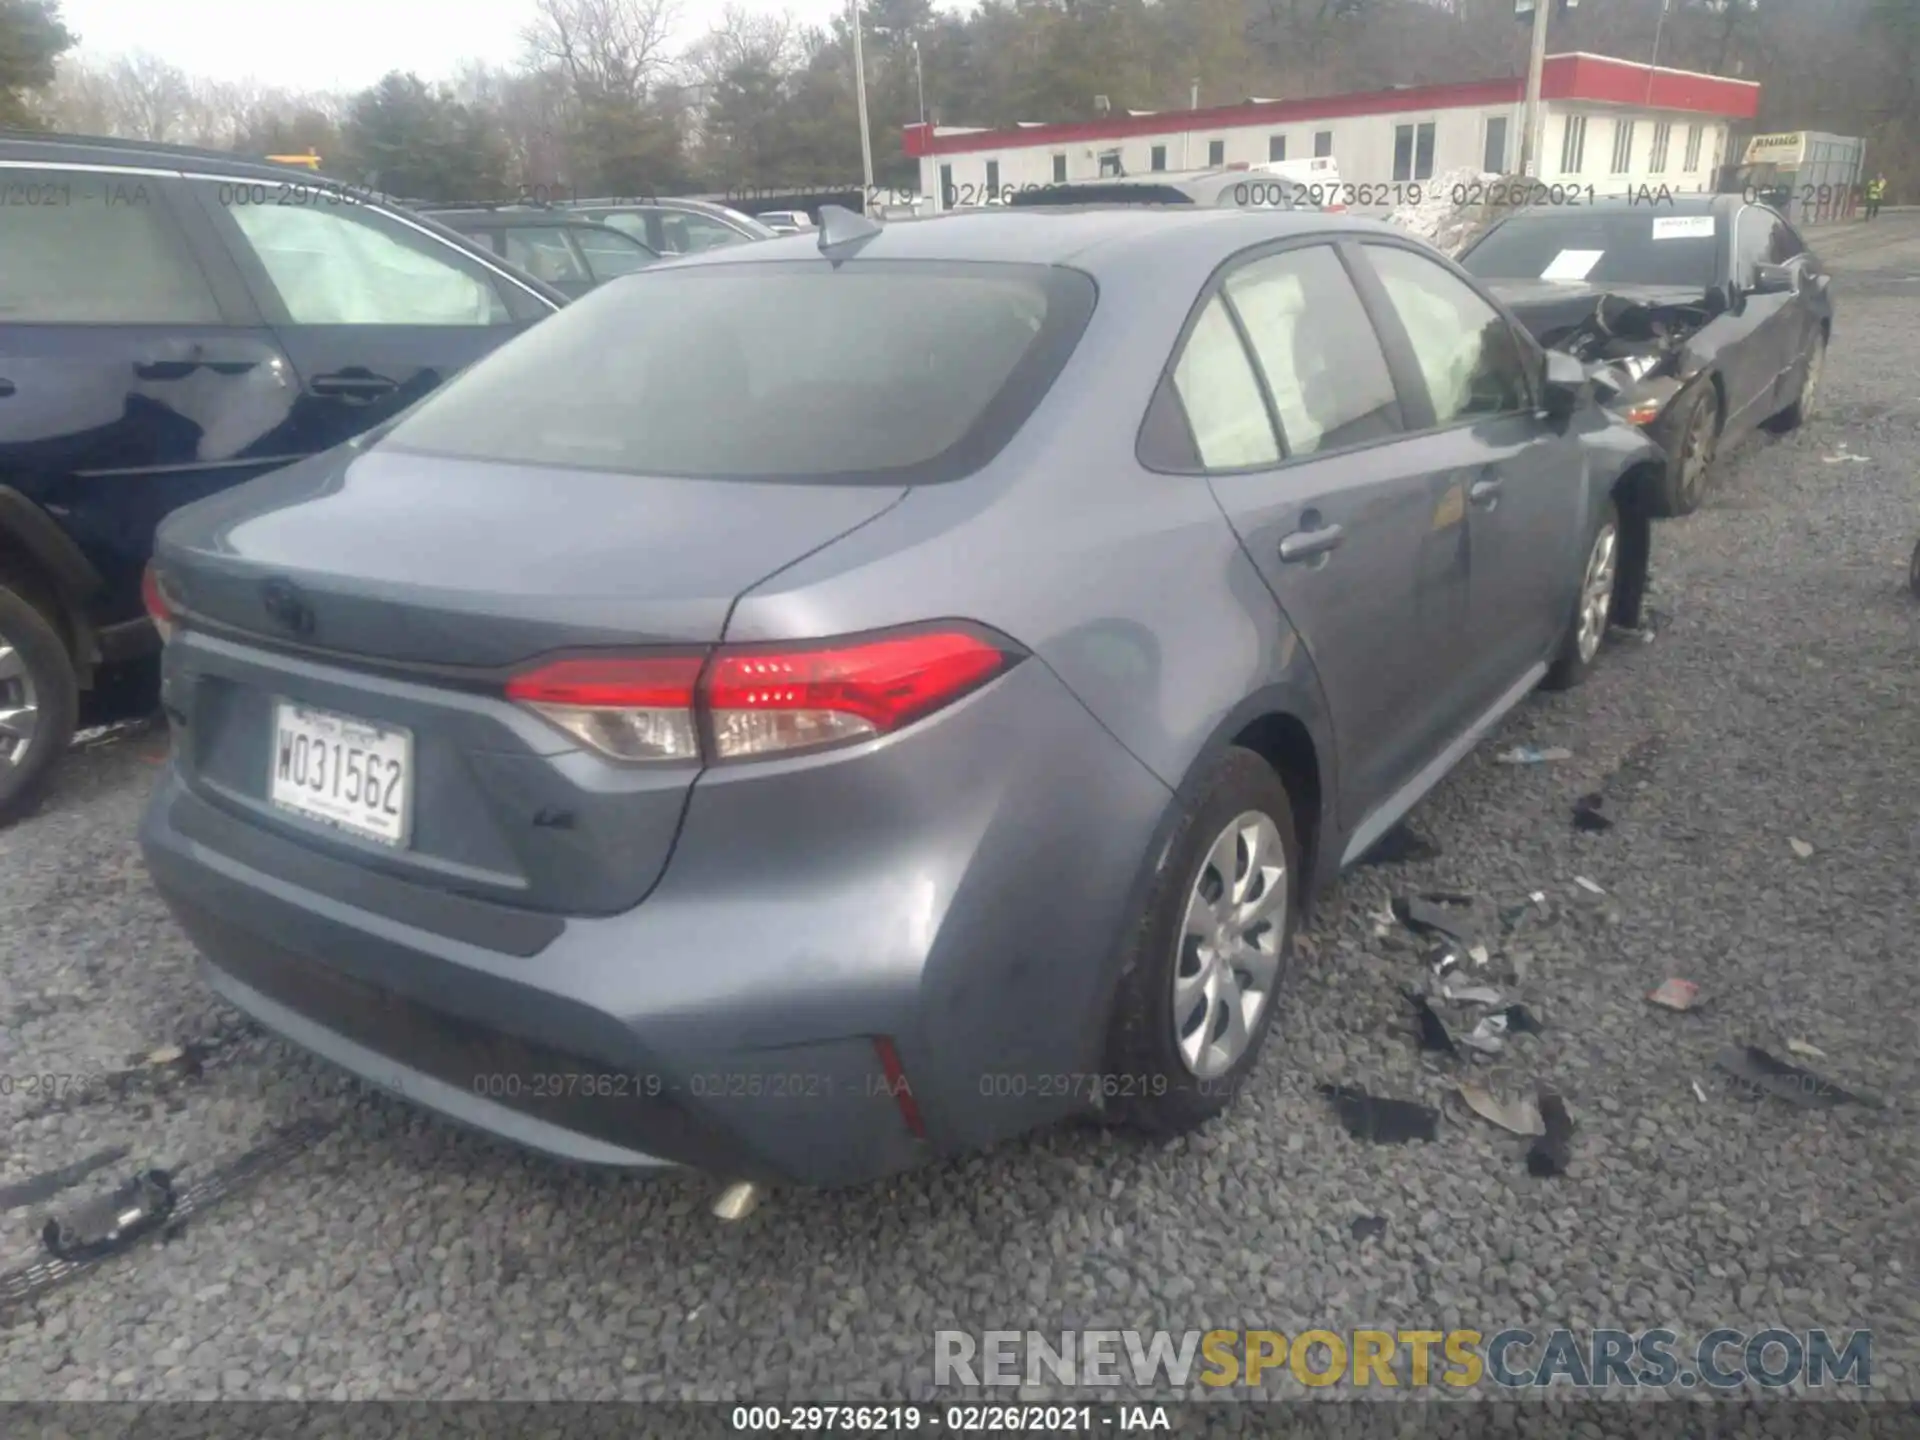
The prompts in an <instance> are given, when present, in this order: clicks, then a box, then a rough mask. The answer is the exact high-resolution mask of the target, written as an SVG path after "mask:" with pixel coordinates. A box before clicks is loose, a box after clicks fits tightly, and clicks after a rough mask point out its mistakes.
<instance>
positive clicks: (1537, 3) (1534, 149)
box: [1520, 0, 1555, 179]
mask: <svg viewBox="0 0 1920 1440" xmlns="http://www.w3.org/2000/svg"><path fill="white" fill-rule="evenodd" d="M1554 3H1555V0H1533V48H1532V50H1531V52H1529V54H1528V56H1527V117H1526V124H1525V127H1524V128H1523V129H1522V130H1521V132H1520V173H1521V174H1522V175H1524V176H1526V177H1527V178H1528V179H1538V178H1539V176H1540V142H1541V139H1542V138H1543V136H1542V134H1541V132H1542V130H1543V129H1544V128H1545V126H1544V123H1543V122H1544V121H1545V118H1546V117H1545V116H1544V115H1543V114H1542V113H1541V107H1540V76H1541V74H1542V72H1543V71H1544V70H1545V69H1546V66H1547V7H1548V6H1549V5H1552V4H1554Z"/></svg>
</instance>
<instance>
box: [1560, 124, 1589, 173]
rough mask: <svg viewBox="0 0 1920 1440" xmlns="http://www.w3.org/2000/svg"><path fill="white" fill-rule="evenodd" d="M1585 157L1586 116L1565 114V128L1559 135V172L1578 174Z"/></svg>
mask: <svg viewBox="0 0 1920 1440" xmlns="http://www.w3.org/2000/svg"><path fill="white" fill-rule="evenodd" d="M1586 158H1587V117H1586V116H1584V115H1569V116H1567V130H1566V133H1565V134H1564V135H1562V136H1561V137H1560V173H1561V174H1562V175H1578V174H1579V173H1580V167H1581V165H1583V164H1584V163H1585V162H1586Z"/></svg>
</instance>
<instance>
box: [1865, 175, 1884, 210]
mask: <svg viewBox="0 0 1920 1440" xmlns="http://www.w3.org/2000/svg"><path fill="white" fill-rule="evenodd" d="M1886 197H1887V177H1886V176H1885V175H1876V176H1874V177H1873V179H1871V180H1869V181H1868V182H1867V219H1869V220H1871V219H1873V217H1874V216H1876V215H1878V214H1879V213H1880V202H1881V201H1882V200H1884V199H1886Z"/></svg>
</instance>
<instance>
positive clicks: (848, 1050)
mask: <svg viewBox="0 0 1920 1440" xmlns="http://www.w3.org/2000/svg"><path fill="white" fill-rule="evenodd" d="M1660 464H1661V456H1660V454H1659V452H1658V450H1657V449H1656V448H1654V447H1653V446H1652V445H1651V444H1650V443H1649V442H1648V441H1647V440H1646V439H1645V438H1644V437H1642V436H1641V435H1640V434H1639V433H1638V432H1637V431H1636V430H1634V429H1633V428H1632V427H1630V426H1628V425H1626V424H1624V423H1623V422H1621V421H1619V420H1617V419H1613V418H1610V417H1609V416H1608V415H1607V414H1606V413H1605V412H1604V411H1603V410H1602V409H1601V408H1600V407H1599V406H1598V405H1597V404H1596V403H1595V402H1594V400H1593V398H1592V397H1591V396H1590V395H1589V393H1588V385H1587V380H1586V373H1585V371H1584V370H1583V369H1582V368H1581V366H1580V365H1579V363H1578V362H1577V361H1575V360H1574V359H1573V358H1572V357H1571V356H1567V355H1555V356H1549V355H1547V354H1546V353H1545V352H1543V351H1541V350H1540V349H1539V348H1538V347H1537V346H1536V345H1535V343H1534V342H1533V341H1532V340H1531V339H1530V338H1528V337H1527V336H1526V334H1525V333H1524V331H1522V330H1520V329H1519V328H1518V327H1517V326H1516V325H1515V324H1514V323H1513V322H1512V321H1511V320H1510V318H1509V317H1508V316H1507V315H1506V313H1505V312H1503V311H1502V310H1500V309H1498V308H1497V307H1496V306H1495V305H1494V304H1492V303H1490V302H1489V301H1488V300H1487V298H1486V297H1485V295H1484V294H1483V292H1481V291H1480V290H1479V289H1478V288H1477V287H1476V286H1475V285H1474V284H1473V283H1472V282H1471V281H1469V280H1467V279H1466V278H1465V277H1464V276H1463V274H1462V272H1460V271H1459V270H1458V269H1457V268H1456V267H1454V266H1452V265H1451V264H1449V263H1448V262H1446V261H1444V260H1441V259H1439V258H1438V257H1437V256H1436V255H1435V254H1434V252H1433V251H1431V250H1430V249H1428V248H1426V247H1425V246H1423V245H1421V244H1420V243H1419V242H1417V241H1414V240H1412V239H1409V238H1407V237H1405V236H1403V235H1401V234H1399V233H1398V232H1395V231H1392V230H1389V229H1387V228H1386V227H1384V226H1381V225H1377V224H1372V223H1370V222H1366V221H1362V220H1357V219H1352V218H1349V217H1345V216H1322V215H1315V214H1300V213H1280V214H1275V213H1246V212H1240V211H1234V210H1215V209H1208V210H1198V211H1194V212H1192V213H1179V212H1158V211H1153V210H1148V209H1140V208H1132V209H1110V210H1085V211H1076V210H1064V211H1055V210H1047V209H1040V210H1033V211H1027V210H1020V209H1009V210H1000V211H995V212H985V213H977V214H971V215H961V216H953V217H949V218H942V219H937V220H927V221H920V222H915V223H910V224H898V225H891V226H887V227H885V228H884V229H882V228H880V227H876V226H874V225H872V224H871V223H870V222H866V221H864V220H861V219H860V218H859V217H856V216H853V215H850V214H846V213H844V212H839V213H830V214H829V215H828V216H827V217H826V223H825V224H824V225H823V226H822V229H821V232H820V233H819V234H818V235H817V236H816V235H815V234H808V235H805V236H798V237H793V238H790V239H782V240H769V241H765V242H762V243H760V244H757V245H752V246H739V247H734V248H730V249H724V250H714V251H708V252H706V253H704V254H702V255H699V256H693V257H688V258H686V259H683V260H678V261H670V262H668V263H666V264H663V265H660V266H656V267H653V268H650V269H648V270H644V271H641V272H639V273H638V274H635V275H631V276H627V277H625V278H624V279H622V280H621V281H619V282H618V283H616V284H613V285H608V286H605V287H603V288H602V289H600V290H596V291H594V292H593V293H592V294H590V295H588V296H587V297H586V298H584V299H583V300H581V301H580V302H578V303H577V304H575V305H574V306H572V307H571V308H569V309H567V310H565V311H563V312H561V313H560V314H558V315H556V316H554V317H553V318H552V319H550V320H548V321H546V322H545V323H544V324H542V325H540V326H538V327H536V328H534V329H533V330H531V331H529V332H528V333H527V334H526V335H525V336H524V337H523V338H521V339H519V340H516V341H514V342H513V343H512V344H510V345H508V346H506V347H504V348H503V349H502V350H500V351H499V352H497V353H496V354H495V355H493V356H492V357H490V358H488V359H485V360H483V361H481V362H479V363H478V364H476V365H474V366H473V367H472V368H471V369H469V370H468V371H467V372H465V373H464V374H463V375H462V376H461V377H459V378H458V379H456V380H454V381H453V382H451V383H450V384H448V385H446V386H445V387H443V388H442V389H440V390H439V391H437V392H436V393H435V394H434V395H433V396H432V397H430V398H428V399H427V400H425V401H424V402H423V403H421V404H420V405H418V406H416V407H415V408H414V409H413V410H411V411H409V412H407V413H406V414H404V415H402V416H400V417H399V418H398V419H397V420H395V421H393V422H390V423H389V424H388V425H386V426H384V427H382V428H380V429H379V430H377V431H375V432H372V433H370V434H369V435H368V436H366V437H364V438H363V439H361V440H359V441H356V442H354V443H352V444H350V445H347V446H345V447H342V448H340V449H337V450H334V451H332V452H330V453H328V454H325V455H322V456H318V457H315V458H314V459H312V460H310V461H306V462H302V463H301V464H299V465H296V466H293V467H291V468H289V469H286V470H283V471H279V472H276V473H275V474H272V475H269V476H266V477H264V478H262V479H260V480H256V481H254V482H252V483H250V484H248V485H246V486H243V487H241V488H239V489H236V490H233V491H230V492H227V493H225V494H222V495H220V496H217V497H214V498H212V499H209V500H206V501H203V502H201V503H199V504H196V505H193V506H190V507H188V508H187V509H185V510H182V511H180V512H178V513H177V514H175V515H174V516H173V517H172V518H171V519H170V520H169V521H168V522H167V523H166V525H165V526H164V528H163V529H162V531H161V534H160V539H159V545H158V551H157V557H156V560H155V565H154V569H153V570H152V571H151V572H150V574H149V577H148V581H149V583H148V586H147V591H148V602H149V605H150V606H151V607H152V609H153V610H154V611H155V614H156V619H157V620H158V621H159V622H160V623H161V625H162V627H163V629H165V630H166V631H167V632H168V634H169V636H170V639H169V641H168V644H167V646H166V661H165V672H166V673H165V695H164V700H165V705H166V708H167V712H168V715H169V716H170V719H171V723H172V726H173V739H174V743H173V758H172V760H171V763H170V764H169V766H168V768H167V770H166V772H165V775H164V778H163V780H162V782H161V784H160V786H159V788H158V791H157V793H156V794H155V796H154V798H153V801H152V804H151V807H150V809H149V810H148V812H147V815H146V818H145V822H144V825H143V831H142V838H143V841H144V844H145V848H146V854H147V859H148V862H149V864H150V866H151V868H152V872H153V875H154V878H155V880H156V881H157V882H158V884H159V887H160V889H161V891H162V892H163V893H164V895H165V896H166V898H167V899H168V901H169V902H170V903H171V904H172V906H173V908H174V910H175V912H176V913H177V914H178V916H179V917H180V920H181V922H182V923H183V924H184V926H185V927H186V929H187V931H188V932H189V933H190V934H191V936H192V937H193V939H194V940H195V941H196V942H197V943H198V945H199V946H200V948H201V950H202V951H203V952H204V954H205V956H206V960H207V975H208V978H209V979H210V981H211V983H212V984H213V985H214V987H215V988H216V989H217V990H218V991H219V992H220V993H221V994H222V995H224V996H226V997H227V998H228V999H229V1000H231V1001H232V1002H233V1003H234V1004H235V1005H237V1006H239V1007H240V1008H241V1009H242V1010H244V1011H247V1012H248V1013H250V1014H252V1015H253V1016H255V1017H257V1018H258V1019H260V1020H261V1021H263V1022H264V1023H266V1024H267V1025H268V1026H270V1027H272V1028H274V1029H276V1030H278V1031H280V1032H281V1033H283V1034H284V1035H286V1036H288V1037H290V1038H291V1039H293V1040H294V1041H295V1042H296V1043H298V1044H300V1045H303V1046H305V1047H307V1048H309V1049H311V1050H314V1051H317V1052H318V1053H320V1054H321V1055H323V1056H326V1057H328V1058H329V1059H332V1060H334V1061H336V1062H338V1063H339V1064H341V1065H343V1066H345V1067H346V1068H347V1069H349V1070H351V1071H353V1072H355V1073H357V1074H359V1075H361V1076H363V1077H366V1078H367V1079H369V1080H372V1081H375V1082H377V1083H378V1084H381V1085H384V1086H386V1087H389V1088H390V1089H392V1090H395V1091H397V1092H399V1093H400V1094H403V1095H405V1096H406V1097H408V1098H409V1099H411V1100H414V1101H417V1102H418V1103H420V1104H422V1105H425V1106H428V1107H430V1108H432V1109H435V1110H438V1111H441V1112H443V1113H445V1114H447V1115H450V1116H454V1117H457V1118H458V1119H461V1120H463V1121H467V1122H470V1123H472V1124H474V1125H477V1126H479V1127H481V1128H483V1129H485V1130H488V1131H491V1132H494V1133H496V1134H499V1135H503V1136H508V1137H511V1138H513V1139H515V1140H517V1141H520V1142H522V1143H524V1144H527V1145H530V1146H533V1147H536V1148H538V1149H541V1150H545V1151H547V1152H549V1153H552V1154H556V1155H560V1156H565V1157H571V1158H575V1159H582V1160H588V1161H597V1162H604V1163H610V1164H615V1165H626V1166H634V1167H646V1166H655V1165H685V1166H693V1167H696V1168H699V1169H703V1170H707V1171H711V1172H715V1173H717V1174H719V1175H721V1176H722V1177H725V1178H729V1179H737V1180H748V1181H758V1182H762V1183H765V1182H773V1181H790V1182H801V1183H807V1184H816V1185H833V1184H840V1183H847V1182H855V1181H860V1180H865V1179H869V1178H872V1177H876V1176H880V1175H883V1174H886V1173H888V1172H891V1171H895V1170H898V1169H901V1168H904V1167H907V1166H909V1165H912V1164H914V1163H916V1162H918V1161H921V1160H924V1159H925V1158H927V1157H929V1156H932V1155H940V1154H946V1153H951V1152H953V1151H956V1150H962V1149H966V1148H970V1147H976V1146H981V1145H985V1144H988V1143H990V1142H992V1141H994V1140H996V1139H999V1138H1001V1137H1005V1136H1009V1135H1013V1134H1016V1133H1018V1132H1021V1131H1024V1130H1027V1129H1030V1128H1032V1127H1034V1126H1037V1125H1040V1124H1043V1123H1046V1122H1049V1121H1052V1120H1055V1119H1058V1118H1061V1117H1063V1116H1066V1115H1069V1114H1071V1113H1074V1112H1085V1111H1089V1110H1096V1111H1099V1112H1101V1113H1103V1114H1104V1115H1106V1116H1107V1117H1109V1118H1112V1119H1117V1120H1121V1121H1125V1122H1128V1123H1131V1124H1134V1125H1137V1126H1139V1127H1142V1128H1144V1129H1147V1130H1150V1131H1154V1132H1158V1133H1167V1132H1172V1131H1177V1130H1181V1129H1184V1128H1187V1127H1191V1126H1193V1125H1196V1124H1199V1123H1200V1122H1202V1121H1204V1120H1205V1119H1206V1118H1208V1117H1209V1116H1211V1115H1213V1114H1214V1113H1216V1112H1218V1111H1219V1110H1221V1109H1222V1108H1223V1107H1224V1106H1225V1105H1226V1104H1227V1103H1228V1102H1229V1100H1230V1099H1231V1097H1232V1096H1233V1095H1234V1093H1235V1092H1236V1090H1237V1089H1238V1088H1239V1087H1240V1086H1241V1085H1242V1084H1244V1083H1245V1082H1246V1080H1247V1077H1248V1076H1249V1075H1250V1074H1251V1073H1252V1072H1253V1068H1254V1065H1255V1061H1256V1059H1257V1056H1258V1054H1259V1052H1260V1049H1261V1043H1262V1040H1263V1038H1264V1037H1265V1036H1266V1034H1267V1032H1268V1030H1269V1028H1270V1026H1271V1025H1272V1023H1273V1021H1274V1018H1275V1012H1276V1010H1277V1009H1278V1008H1280V1006H1281V1005H1282V1004H1283V1001H1282V999H1281V996H1282V994H1283V982H1284V980H1285V978H1286V975H1287V972H1288V968H1289V964H1290V957H1289V952H1288V946H1289V941H1290V938H1291V936H1292V933H1293V931H1294V928H1295V926H1296V925H1297V924H1298V922H1299V919H1300V917H1301V914H1302V911H1303V909H1304V907H1305V906H1306V905H1307V904H1308V902H1309V901H1310V899H1311V897H1312V896H1313V895H1314V893H1315V891H1316V889H1317V888H1318V887H1320V886H1322V885H1324V884H1325V883H1326V882H1327V881H1328V880H1329V879H1330V878H1331V877H1332V876H1333V875H1334V874H1335V873H1336V872H1337V871H1338V870H1339V869H1340V868H1341V866H1342V865H1344V864H1346V863H1348V862H1350V861H1352V860H1354V859H1356V858H1357V857H1359V856H1360V855H1362V854H1363V853H1365V852H1366V851H1367V849H1368V848H1369V847H1370V846H1371V845H1372V844H1373V843H1374V842H1375V841H1377V840H1378V839H1379V838H1380V837H1381V835H1382V834H1383V833H1384V832H1385V831H1386V830H1387V829H1388V828H1389V827H1390V826H1391V825H1392V824H1393V822H1394V821H1395V820H1396V819H1397V818H1398V817H1399V816H1400V815H1402V814H1403V813H1404V812H1405V811H1406V810H1407V809H1408V808H1409V807H1410V806H1412V805H1413V804H1414V803H1415V802H1416V801H1417V800H1419V798H1420V797H1421V796H1422V795H1423V794H1424V793H1425V792H1426V791H1427V790H1428V789H1429V788H1430V787H1431V786H1433V785H1434V784H1435V782H1436V781H1438V780H1439V779H1440V778H1441V776H1443V775H1444V774H1445V773H1446V772H1447V770H1448V769H1449V767H1451V766H1452V765H1454V764H1455V763H1456V762H1458V761H1459V759H1460V758H1461V757H1462V756H1463V755H1465V754H1466V753H1467V752H1468V751H1469V749H1471V747H1472V746H1473V745H1474V744H1475V742H1476V741H1477V740H1478V739H1479V738H1480V736H1481V735H1482V734H1483V733H1484V732H1485V731H1486V730H1487V729H1488V728H1489V727H1490V726H1491V725H1493V724H1494V723H1495V721H1497V720H1498V719H1499V718H1500V717H1501V715H1502V714H1504V713H1505V712H1506V711H1507V710H1508V709H1510V708H1511V707H1512V706H1514V705H1515V704H1517V703H1518V702H1519V701H1520V700H1522V698H1523V697H1525V696H1526V695H1527V693H1528V692H1529V691H1530V690H1532V689H1533V688H1534V687H1535V686H1536V685H1539V684H1541V683H1542V682H1543V681H1544V682H1546V683H1548V684H1552V685H1559V686H1564V685H1569V684H1572V683H1575V682H1577V681H1578V680H1579V679H1581V678H1582V676H1583V675H1584V674H1585V673H1586V672H1587V670H1588V668H1589V666H1591V665H1592V664H1593V662H1594V661H1595V659H1596V657H1597V655H1598V654H1599V651H1600V648H1601V642H1602V640H1603V638H1604V635H1605V631H1606V628H1607V625H1608V623H1609V621H1610V620H1612V621H1614V622H1617V623H1624V624H1633V623H1636V607H1637V606H1638V604H1639V593H1640V590H1641V587H1642V584H1643V579H1644V575H1645V568H1646V558H1647V545H1648V524H1647V518H1646V507H1647V503H1648V497H1647V494H1646V489H1647V486H1648V485H1649V483H1651V482H1657V478H1658V473H1659V466H1660Z"/></svg>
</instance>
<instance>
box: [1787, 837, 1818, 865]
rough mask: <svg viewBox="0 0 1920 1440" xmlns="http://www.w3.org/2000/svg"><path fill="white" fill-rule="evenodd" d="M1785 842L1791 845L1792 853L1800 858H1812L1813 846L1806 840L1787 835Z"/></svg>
mask: <svg viewBox="0 0 1920 1440" xmlns="http://www.w3.org/2000/svg"><path fill="white" fill-rule="evenodd" d="M1787 844H1789V845H1791V846H1792V847H1793V853H1794V854H1796V855H1798V856H1799V857H1800V858H1801V859H1802V860H1807V859H1811V858H1812V856H1813V846H1811V845H1809V844H1808V843H1807V842H1806V841H1804V840H1800V839H1796V838H1794V837H1791V836H1789V837H1788V839H1787Z"/></svg>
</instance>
